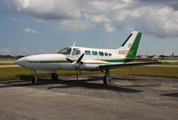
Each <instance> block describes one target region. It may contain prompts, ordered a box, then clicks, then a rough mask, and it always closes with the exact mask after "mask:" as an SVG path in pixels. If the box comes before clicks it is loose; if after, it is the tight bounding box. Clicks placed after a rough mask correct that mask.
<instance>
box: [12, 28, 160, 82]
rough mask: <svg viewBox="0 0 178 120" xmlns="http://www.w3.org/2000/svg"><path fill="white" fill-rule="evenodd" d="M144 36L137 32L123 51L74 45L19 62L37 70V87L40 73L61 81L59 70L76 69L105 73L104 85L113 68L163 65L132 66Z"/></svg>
mask: <svg viewBox="0 0 178 120" xmlns="http://www.w3.org/2000/svg"><path fill="white" fill-rule="evenodd" d="M141 35H142V33H141V32H137V31H133V32H132V33H131V34H130V35H129V37H128V38H127V39H126V40H125V42H124V43H123V44H122V46H121V47H120V48H119V49H95V48H86V47H76V46H75V43H74V44H73V46H69V47H65V48H62V49H59V50H57V51H56V52H55V54H39V55H31V56H27V57H23V58H21V59H19V60H17V61H15V63H17V64H18V65H20V66H22V67H24V68H28V69H32V70H33V71H34V80H32V84H35V85H37V84H38V83H39V81H38V79H37V75H36V73H50V74H51V75H52V79H54V80H55V79H58V74H57V73H56V71H57V70H76V73H77V71H81V70H87V71H102V72H103V71H105V76H104V77H103V83H104V84H110V83H111V75H110V72H109V70H110V69H115V68H122V67H132V66H139V65H147V64H156V63H159V62H158V61H154V62H142V63H128V62H130V61H133V60H135V57H136V54H137V49H138V46H139V42H140V39H141ZM77 81H78V73H77Z"/></svg>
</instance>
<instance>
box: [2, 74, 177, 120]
mask: <svg viewBox="0 0 178 120" xmlns="http://www.w3.org/2000/svg"><path fill="white" fill-rule="evenodd" d="M102 77H103V75H93V76H79V78H80V79H79V82H77V81H76V77H75V76H70V77H59V80H50V79H40V84H39V85H37V86H34V85H31V81H30V80H19V81H7V82H0V120H9V119H10V120H11V119H12V120H16V119H21V120H49V119H52V120H59V119H60V120H64V119H70V120H83V119H87V120H98V119H103V120H108V119H111V120H118V119H119V120H150V119H151V120H175V119H177V118H178V79H177V78H160V77H142V76H136V77H133V76H120V75H112V78H113V79H112V84H111V85H109V86H108V85H103V84H102Z"/></svg>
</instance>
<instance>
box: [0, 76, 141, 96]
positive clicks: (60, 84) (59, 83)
mask: <svg viewBox="0 0 178 120" xmlns="http://www.w3.org/2000/svg"><path fill="white" fill-rule="evenodd" d="M84 77H85V76H82V77H81V78H80V79H79V82H77V80H76V77H70V80H67V79H66V78H65V79H63V77H62V78H60V77H59V79H58V80H51V79H39V85H37V86H42V85H50V84H51V85H56V86H52V87H48V88H47V89H48V90H51V89H65V88H77V87H83V88H90V89H98V90H109V91H116V92H125V93H137V92H143V91H141V90H136V89H131V88H124V87H123V86H119V85H115V84H111V85H103V83H102V82H97V81H101V80H102V78H103V77H101V76H87V78H86V79H82V78H84ZM114 79H115V80H116V79H117V78H114ZM117 80H118V79H117ZM119 80H120V79H119ZM125 80H128V79H125ZM92 81H93V82H92ZM1 84H3V86H0V88H5V87H26V86H32V84H31V80H30V79H28V80H18V81H7V82H3V83H2V82H1ZM127 87H129V86H127ZM131 87H133V86H131ZM136 87H138V86H136Z"/></svg>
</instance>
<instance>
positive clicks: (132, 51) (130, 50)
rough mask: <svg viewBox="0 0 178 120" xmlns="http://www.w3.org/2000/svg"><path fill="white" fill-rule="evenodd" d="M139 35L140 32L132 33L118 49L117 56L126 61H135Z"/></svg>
mask: <svg viewBox="0 0 178 120" xmlns="http://www.w3.org/2000/svg"><path fill="white" fill-rule="evenodd" d="M141 35H142V33H141V32H137V31H133V32H132V33H131V34H130V35H129V37H128V38H127V39H126V40H125V42H124V43H123V44H122V46H121V47H120V48H119V49H118V54H119V55H122V56H123V57H125V58H126V59H135V57H136V54H137V50H138V46H139V43H140V39H141Z"/></svg>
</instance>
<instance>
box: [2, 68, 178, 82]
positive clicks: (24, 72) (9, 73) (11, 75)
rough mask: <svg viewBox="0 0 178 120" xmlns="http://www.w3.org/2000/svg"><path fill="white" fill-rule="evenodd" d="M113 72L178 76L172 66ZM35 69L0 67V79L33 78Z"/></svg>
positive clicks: (64, 72)
mask: <svg viewBox="0 0 178 120" xmlns="http://www.w3.org/2000/svg"><path fill="white" fill-rule="evenodd" d="M57 73H58V75H59V76H76V71H69V70H58V71H57ZM78 73H79V72H78ZM110 73H111V74H116V75H135V76H155V77H171V78H178V68H177V67H175V68H170V67H146V66H141V67H132V71H131V70H130V68H120V69H112V70H110ZM94 74H103V76H104V73H101V72H87V71H82V75H94ZM32 75H33V71H31V70H29V69H25V68H22V67H15V68H0V81H7V80H20V79H32ZM37 76H38V78H50V76H49V74H48V73H38V74H37Z"/></svg>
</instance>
